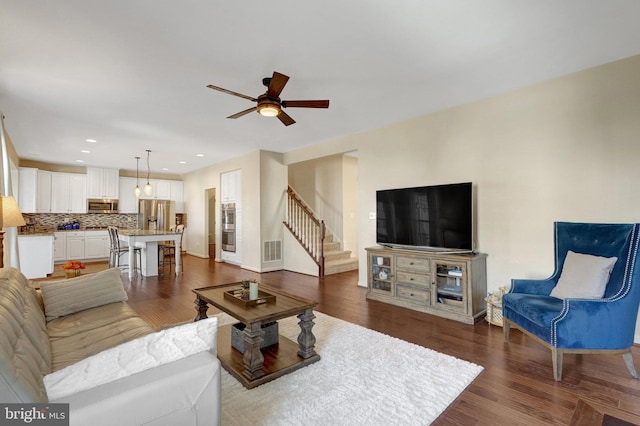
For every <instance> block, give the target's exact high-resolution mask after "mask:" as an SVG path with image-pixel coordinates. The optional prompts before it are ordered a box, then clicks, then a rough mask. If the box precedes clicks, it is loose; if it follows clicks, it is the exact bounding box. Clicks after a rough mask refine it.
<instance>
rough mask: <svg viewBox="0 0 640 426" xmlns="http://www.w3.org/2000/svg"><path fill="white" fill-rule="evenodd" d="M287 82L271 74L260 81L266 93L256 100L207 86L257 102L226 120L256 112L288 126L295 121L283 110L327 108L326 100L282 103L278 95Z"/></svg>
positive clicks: (280, 75)
mask: <svg viewBox="0 0 640 426" xmlns="http://www.w3.org/2000/svg"><path fill="white" fill-rule="evenodd" d="M287 81H289V77H287V76H286V75H284V74H280V73H279V72H277V71H274V72H273V76H271V77H266V78H263V79H262V84H263V85H264V86H265V87H266V88H267V91H266V92H264V93H263V94H262V95H260V96H258V97H257V98H253V97H251V96H247V95H243V94H242V93H238V92H234V91H232V90H227V89H223V88H222V87H218V86H214V85H213V84H209V85H208V86H207V87H208V88H209V89H213V90H218V91H220V92H224V93H228V94H229V95H234V96H239V97H241V98H244V99H248V100H250V101H252V102H257V103H258V105H256V106H254V107H252V108H249V109H246V110H244V111H240V112H238V113H235V114H233V115H230V116H228V117H227V118H238V117H242V116H243V115H246V114H249V113H250V112H253V111H257V112H258V113H259V114H260V115H263V116H265V117H278V119H279V120H280V121H281V122H282V124H284V125H285V126H290V125H292V124H293V123H295V120H294V119H293V118H291V117H290V116H289V115H288V114H287V113H286V112H284V111H283V110H282V109H283V108H329V101H328V100H306V101H283V100H281V99H280V93H281V92H282V89H284V86H285V85H286V84H287Z"/></svg>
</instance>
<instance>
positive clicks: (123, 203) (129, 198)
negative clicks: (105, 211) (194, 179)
mask: <svg viewBox="0 0 640 426" xmlns="http://www.w3.org/2000/svg"><path fill="white" fill-rule="evenodd" d="M146 183H147V181H146V179H141V180H140V189H142V190H143V189H144V185H145V184H146ZM149 183H151V187H152V188H153V193H152V194H151V195H144V192H142V193H141V194H140V199H141V200H172V201H175V202H176V213H184V190H183V183H182V181H179V180H164V179H151V180H150V181H149ZM136 185H137V181H136V179H135V178H130V177H121V178H120V204H119V207H118V209H119V211H120V213H138V199H137V198H136V197H135V193H134V190H135V188H136Z"/></svg>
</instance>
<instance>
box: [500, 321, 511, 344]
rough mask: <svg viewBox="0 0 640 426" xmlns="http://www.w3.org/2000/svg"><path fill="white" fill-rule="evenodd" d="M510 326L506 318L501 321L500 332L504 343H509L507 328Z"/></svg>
mask: <svg viewBox="0 0 640 426" xmlns="http://www.w3.org/2000/svg"><path fill="white" fill-rule="evenodd" d="M510 328H511V324H509V321H507V320H506V319H505V320H504V321H503V324H502V334H503V336H504V342H505V343H509V329H510Z"/></svg>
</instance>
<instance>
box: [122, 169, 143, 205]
mask: <svg viewBox="0 0 640 426" xmlns="http://www.w3.org/2000/svg"><path fill="white" fill-rule="evenodd" d="M136 185H137V181H136V178H131V177H121V178H120V199H119V201H118V213H138V198H137V197H136V194H135V189H136ZM143 186H144V184H143Z"/></svg>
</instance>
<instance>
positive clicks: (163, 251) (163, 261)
mask: <svg viewBox="0 0 640 426" xmlns="http://www.w3.org/2000/svg"><path fill="white" fill-rule="evenodd" d="M171 231H172V232H175V233H177V234H180V239H179V240H178V244H177V246H176V244H175V242H174V241H173V240H172V241H165V242H163V243H160V244H158V274H159V275H163V274H164V268H165V267H166V266H169V272H171V265H175V264H176V250H182V235H183V234H184V225H183V224H180V225H178V226H176V227H175V229H171ZM183 265H184V263H183V261H182V256H180V271H184V267H183Z"/></svg>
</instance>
